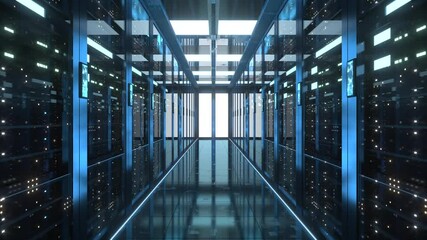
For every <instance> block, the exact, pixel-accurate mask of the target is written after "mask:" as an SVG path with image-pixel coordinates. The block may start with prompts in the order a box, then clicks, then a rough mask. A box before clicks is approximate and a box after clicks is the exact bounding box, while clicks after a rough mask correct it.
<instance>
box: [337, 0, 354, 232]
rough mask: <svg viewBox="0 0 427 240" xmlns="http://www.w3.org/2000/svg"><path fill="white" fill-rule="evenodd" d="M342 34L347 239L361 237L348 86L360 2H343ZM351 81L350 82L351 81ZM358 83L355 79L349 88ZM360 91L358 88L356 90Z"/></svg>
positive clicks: (352, 112)
mask: <svg viewBox="0 0 427 240" xmlns="http://www.w3.org/2000/svg"><path fill="white" fill-rule="evenodd" d="M342 27H343V29H342V30H343V31H342V33H343V36H342V39H343V41H342V130H341V131H342V152H341V156H342V163H341V164H342V209H343V211H342V214H343V216H342V223H343V224H342V229H343V236H342V237H343V239H357V195H358V191H357V187H358V164H357V158H358V157H357V156H358V151H357V123H358V121H357V100H358V97H357V96H348V95H349V94H347V92H348V91H349V90H348V89H349V88H348V87H347V86H348V85H347V84H349V83H350V81H354V78H355V76H356V74H355V71H356V69H355V67H356V64H355V63H354V64H353V66H351V67H353V68H351V71H348V72H347V70H348V69H349V70H350V66H349V65H350V62H349V61H351V60H354V59H356V57H357V1H344V2H343V25H342ZM349 80H350V81H349ZM352 86H354V88H356V87H355V86H357V84H355V83H354V82H353V83H351V84H350V85H349V87H352ZM356 94H357V91H356Z"/></svg>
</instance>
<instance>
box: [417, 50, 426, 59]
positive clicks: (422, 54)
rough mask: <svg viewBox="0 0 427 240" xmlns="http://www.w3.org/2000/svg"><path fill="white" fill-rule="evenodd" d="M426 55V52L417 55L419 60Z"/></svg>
mask: <svg viewBox="0 0 427 240" xmlns="http://www.w3.org/2000/svg"><path fill="white" fill-rule="evenodd" d="M425 55H426V51H423V52H419V53H417V58H419V57H422V56H425Z"/></svg>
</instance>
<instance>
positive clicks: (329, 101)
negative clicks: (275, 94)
mask: <svg viewBox="0 0 427 240" xmlns="http://www.w3.org/2000/svg"><path fill="white" fill-rule="evenodd" d="M341 2H342V1H326V0H325V1H319V0H311V1H307V2H306V3H305V5H304V13H303V39H304V41H303V43H304V44H303V54H304V55H303V56H304V63H303V66H304V67H303V87H302V88H303V89H302V90H303V97H304V99H303V104H304V105H303V109H304V123H305V124H304V131H305V132H304V148H305V154H306V157H305V159H306V161H308V159H310V161H311V162H310V164H311V165H308V164H307V163H306V164H305V168H306V169H305V172H306V174H307V175H306V176H305V183H306V185H305V187H304V209H305V211H304V214H305V215H307V216H308V217H307V219H312V224H313V225H314V226H316V227H317V228H318V229H319V232H322V234H324V235H325V237H326V238H329V237H331V236H332V237H334V238H340V236H341V230H340V229H341V214H340V211H339V209H341V174H338V173H340V171H338V170H337V169H339V168H340V167H341V107H342V106H341V56H342V53H341V42H342V37H341V32H342V20H341V11H342V7H341ZM328 164H329V165H328ZM320 165H325V168H326V166H327V167H328V168H329V166H333V167H332V168H337V169H334V170H330V171H329V170H327V171H326V170H325V171H322V169H323V168H320ZM312 168H314V169H312ZM312 171H314V173H311V172H312ZM308 173H310V174H317V175H316V176H313V175H308ZM321 176H322V177H321Z"/></svg>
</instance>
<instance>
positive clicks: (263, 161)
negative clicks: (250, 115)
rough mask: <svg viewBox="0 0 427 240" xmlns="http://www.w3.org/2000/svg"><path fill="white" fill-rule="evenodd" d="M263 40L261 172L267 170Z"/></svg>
mask: <svg viewBox="0 0 427 240" xmlns="http://www.w3.org/2000/svg"><path fill="white" fill-rule="evenodd" d="M264 46H265V44H264V40H263V41H262V47H261V73H262V74H261V84H262V86H263V87H262V91H261V99H262V114H261V144H262V148H261V149H262V150H261V151H262V155H261V156H262V157H261V161H262V163H261V168H262V171H263V172H265V170H266V169H267V167H266V164H265V159H266V155H267V154H266V152H265V136H266V128H265V126H266V122H267V121H266V112H267V99H266V95H265V90H266V89H265V87H264V84H265V74H264V73H265V71H266V65H265V51H264Z"/></svg>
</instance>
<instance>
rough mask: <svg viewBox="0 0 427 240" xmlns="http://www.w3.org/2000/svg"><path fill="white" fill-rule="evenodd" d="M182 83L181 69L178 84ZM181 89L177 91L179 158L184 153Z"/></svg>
mask: <svg viewBox="0 0 427 240" xmlns="http://www.w3.org/2000/svg"><path fill="white" fill-rule="evenodd" d="M181 83H182V76H181V75H179V68H178V84H181ZM181 89H182V88H180V90H178V91H177V94H178V98H177V99H178V103H177V104H178V156H179V155H180V153H181V152H182V150H183V149H182V146H183V144H182V125H183V124H182V93H181Z"/></svg>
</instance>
